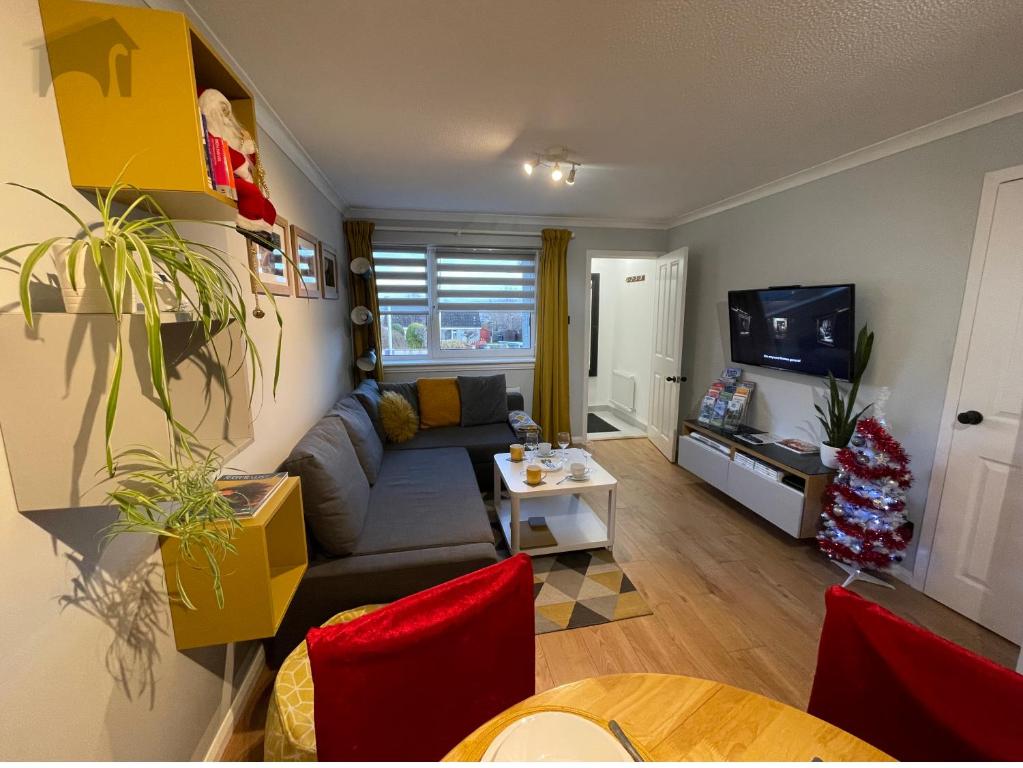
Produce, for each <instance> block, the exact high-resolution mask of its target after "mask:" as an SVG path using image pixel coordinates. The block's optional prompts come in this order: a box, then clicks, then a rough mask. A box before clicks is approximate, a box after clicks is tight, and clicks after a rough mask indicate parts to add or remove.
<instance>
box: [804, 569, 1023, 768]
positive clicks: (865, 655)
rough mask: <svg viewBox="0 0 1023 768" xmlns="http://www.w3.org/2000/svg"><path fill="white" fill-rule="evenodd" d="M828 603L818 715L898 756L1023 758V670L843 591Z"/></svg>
mask: <svg viewBox="0 0 1023 768" xmlns="http://www.w3.org/2000/svg"><path fill="white" fill-rule="evenodd" d="M825 602H826V605H827V615H826V617H825V619H824V631H823V632H822V634H821V642H820V648H819V650H818V654H817V673H816V675H815V676H814V680H813V691H812V692H811V694H810V705H809V707H807V710H808V711H809V712H810V714H812V715H816V716H817V717H819V718H821V719H822V720H827V721H828V722H829V723H832V724H833V725H837V726H838V727H839V728H842V729H844V730H846V731H848V732H849V733H851V734H853V735H855V736H858V737H859V738H861V739H863V740H864V741H867V742H869V743H870V744H873V745H874V746H875V747H877V748H878V749H881V750H883V751H885V752H887V753H888V754H889V755H891V756H892V757H894V758H896V759H898V760H903V761H908V760H1020V759H1023V729H1021V728H1020V716H1021V715H1023V675H1018V674H1016V673H1015V672H1013V671H1012V670H1009V669H1006V668H1004V667H1000V666H998V665H997V664H995V663H994V662H992V661H989V660H987V659H985V658H983V657H981V656H978V655H977V654H975V653H971V652H970V651H967V650H966V649H965V648H961V647H959V646H958V645H956V644H954V643H950V642H949V641H948V640H945V639H943V638H941V637H938V636H937V635H935V634H932V633H931V632H928V631H927V630H926V629H922V628H921V627H918V626H916V625H915V624H910V623H909V622H908V621H904V620H903V619H900V618H899V617H898V616H895V615H894V614H892V613H889V612H888V611H886V610H885V609H884V608H882V607H881V606H879V605H876V604H875V603H872V602H870V601H868V600H864V599H863V598H862V597H860V596H859V595H856V594H853V593H852V592H849V591H848V590H845V589H842V588H841V587H831V588H830V589H829V590H828V592H827V595H826V596H825Z"/></svg>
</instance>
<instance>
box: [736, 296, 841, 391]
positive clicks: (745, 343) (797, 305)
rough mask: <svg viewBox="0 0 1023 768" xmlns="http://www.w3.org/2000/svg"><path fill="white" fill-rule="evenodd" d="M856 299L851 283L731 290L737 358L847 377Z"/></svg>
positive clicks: (802, 370) (773, 365)
mask: <svg viewBox="0 0 1023 768" xmlns="http://www.w3.org/2000/svg"><path fill="white" fill-rule="evenodd" d="M855 299H856V286H855V285H853V284H851V283H847V284H843V285H813V286H807V287H805V288H804V287H798V288H766V289H760V290H750V291H729V292H728V325H729V334H730V336H731V342H732V360H733V361H734V362H736V363H740V364H742V365H760V366H764V367H767V368H778V369H781V370H783V371H797V372H799V373H809V374H813V375H815V376H826V375H827V374H828V372H829V371H830V372H831V373H833V374H834V375H835V378H837V379H846V380H848V379H849V377H850V376H851V375H852V365H853V351H854V344H855V341H854V333H853V328H854V321H855V317H854V314H855V312H854V310H855Z"/></svg>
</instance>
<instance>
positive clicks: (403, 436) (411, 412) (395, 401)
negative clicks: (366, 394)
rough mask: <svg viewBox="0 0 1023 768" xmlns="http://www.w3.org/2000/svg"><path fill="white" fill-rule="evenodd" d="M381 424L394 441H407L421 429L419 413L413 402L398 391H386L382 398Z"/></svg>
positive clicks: (389, 438)
mask: <svg viewBox="0 0 1023 768" xmlns="http://www.w3.org/2000/svg"><path fill="white" fill-rule="evenodd" d="M379 412H380V424H381V425H382V426H383V428H384V434H385V435H387V439H388V440H390V441H391V442H392V443H407V442H408V441H409V440H411V439H412V438H413V437H415V436H416V431H417V430H418V429H419V415H418V414H417V413H416V411H415V409H414V408H413V407H412V404H411V403H410V402H409V401H408V400H406V399H405V398H404V397H402V396H401V395H399V394H398V393H397V392H384V395H383V397H381V398H380V407H379Z"/></svg>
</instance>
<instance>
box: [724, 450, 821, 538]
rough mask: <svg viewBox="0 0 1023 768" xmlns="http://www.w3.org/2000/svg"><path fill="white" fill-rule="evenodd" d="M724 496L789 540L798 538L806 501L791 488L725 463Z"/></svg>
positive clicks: (741, 467)
mask: <svg viewBox="0 0 1023 768" xmlns="http://www.w3.org/2000/svg"><path fill="white" fill-rule="evenodd" d="M726 492H727V493H728V495H729V496H731V497H732V498H733V499H735V500H736V501H738V502H740V503H741V504H744V505H746V506H747V507H749V508H750V509H752V510H753V511H754V512H756V513H757V514H758V515H760V516H761V517H762V518H764V519H765V520H767V521H768V522H771V523H773V524H774V525H776V526H778V527H779V528H781V529H782V530H783V531H785V533H787V534H789V535H790V536H795V537H797V538H798V537H799V536H800V532H801V529H802V527H803V509H804V506H805V502H806V497H805V496H804V495H803V494H802V493H800V492H799V491H797V490H796V489H795V488H790V487H789V486H787V485H785V484H784V483H778V482H775V481H774V480H771V479H770V478H768V477H763V476H762V475H758V474H757V473H756V472H753V471H751V470H749V469H746V468H745V467H743V466H741V465H739V464H736V463H735V462H729V463H728V484H727V489H726Z"/></svg>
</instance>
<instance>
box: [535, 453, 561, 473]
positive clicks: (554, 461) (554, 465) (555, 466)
mask: <svg viewBox="0 0 1023 768" xmlns="http://www.w3.org/2000/svg"><path fill="white" fill-rule="evenodd" d="M554 456H555V455H554V454H553V453H552V454H551V455H550V456H546V457H544V458H542V459H540V460H539V461H538V462H537V463H538V464H539V465H540V466H541V467H543V468H544V470H545V471H546V472H557V471H558V470H559V469H562V468H563V467H564V466H565V462H564V461H562V460H561V459H560V458H554ZM548 461H549V462H550V465H547V464H545V463H544V462H548Z"/></svg>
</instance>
